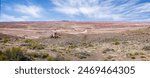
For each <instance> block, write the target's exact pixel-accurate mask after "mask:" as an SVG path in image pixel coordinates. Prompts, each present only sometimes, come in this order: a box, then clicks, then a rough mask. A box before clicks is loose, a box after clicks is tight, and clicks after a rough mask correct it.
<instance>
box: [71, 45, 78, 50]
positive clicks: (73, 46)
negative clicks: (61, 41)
mask: <svg viewBox="0 0 150 78" xmlns="http://www.w3.org/2000/svg"><path fill="white" fill-rule="evenodd" d="M77 47H78V46H77V45H74V44H71V45H69V48H70V49H74V48H77Z"/></svg>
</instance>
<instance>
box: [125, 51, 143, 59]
mask: <svg viewBox="0 0 150 78" xmlns="http://www.w3.org/2000/svg"><path fill="white" fill-rule="evenodd" d="M144 55H145V54H144V53H143V52H131V53H127V54H126V57H127V58H131V59H136V57H137V56H144ZM141 58H142V57H141Z"/></svg>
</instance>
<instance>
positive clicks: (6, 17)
mask: <svg viewBox="0 0 150 78" xmlns="http://www.w3.org/2000/svg"><path fill="white" fill-rule="evenodd" d="M28 19H29V17H28V16H21V17H15V16H11V15H6V14H2V15H1V19H0V21H2V22H3V21H27V20H28Z"/></svg>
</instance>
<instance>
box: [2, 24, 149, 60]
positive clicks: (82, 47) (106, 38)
mask: <svg viewBox="0 0 150 78" xmlns="http://www.w3.org/2000/svg"><path fill="white" fill-rule="evenodd" d="M15 24H17V23H15ZM30 24H31V25H32V23H30ZM1 25H2V26H1V27H5V28H4V29H5V30H6V28H7V27H6V26H3V25H5V24H1ZM8 25H9V24H8ZM17 25H18V24H17ZM52 25H55V24H52ZM65 25H67V27H68V23H67V24H65ZM71 25H74V23H71ZM81 25H82V24H81ZM84 25H85V24H84ZM84 25H83V26H84ZM106 25H107V24H106ZM34 26H35V27H36V25H34V23H33V26H32V27H34ZM55 26H57V24H56V25H55ZM55 26H54V27H55ZM74 26H75V25H74ZM12 27H13V26H9V27H8V28H12ZM50 27H51V26H50ZM61 27H62V26H60V28H61ZM67 27H66V28H67ZM95 27H98V26H97V25H95ZM16 28H17V29H20V28H18V26H17V27H16ZM21 28H23V29H24V28H25V29H24V30H26V26H24V25H23V26H21ZM4 29H3V28H1V29H0V30H4ZM12 29H13V28H12ZM81 29H82V28H81ZM8 31H9V30H8ZM8 31H7V32H8ZM33 31H34V30H33ZM41 31H42V30H41ZM2 33H3V32H1V34H0V60H9V61H37V60H39V61H72V60H77V61H80V60H82V61H87V60H88V61H93V60H94V61H100V60H101V61H120V60H124V61H140V60H141V61H149V60H150V27H143V28H140V29H135V30H126V31H122V32H118V33H115V32H110V33H108V32H107V33H92V34H91V33H90V32H89V33H90V34H89V33H86V34H85V33H78V34H72V33H66V32H64V33H63V32H57V31H55V32H54V33H52V32H49V35H47V32H45V34H46V36H41V37H39V38H29V37H24V36H22V37H21V36H19V35H16V36H14V34H7V33H5V34H2ZM32 33H34V32H32ZM32 33H31V32H30V35H32ZM36 33H38V34H41V33H42V35H44V34H43V32H40V31H38V32H36ZM6 34H7V35H6ZM27 36H29V35H27ZM34 36H36V35H34Z"/></svg>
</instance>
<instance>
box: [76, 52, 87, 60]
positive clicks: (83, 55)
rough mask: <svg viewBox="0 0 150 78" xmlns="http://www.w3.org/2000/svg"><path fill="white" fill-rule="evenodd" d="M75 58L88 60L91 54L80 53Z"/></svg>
mask: <svg viewBox="0 0 150 78" xmlns="http://www.w3.org/2000/svg"><path fill="white" fill-rule="evenodd" d="M75 56H76V57H78V58H80V59H86V58H87V57H88V56H90V54H89V53H86V52H79V53H75Z"/></svg>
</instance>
